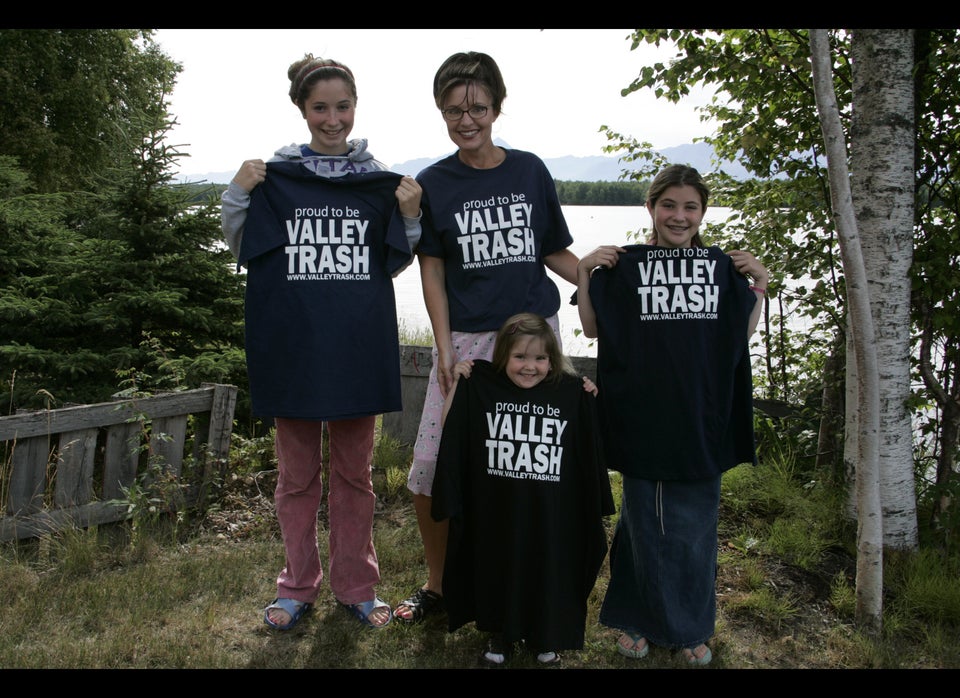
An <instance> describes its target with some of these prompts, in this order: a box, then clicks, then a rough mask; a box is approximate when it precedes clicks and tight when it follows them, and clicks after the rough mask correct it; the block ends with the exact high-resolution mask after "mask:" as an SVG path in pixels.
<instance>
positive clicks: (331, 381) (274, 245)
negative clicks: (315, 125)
mask: <svg viewBox="0 0 960 698" xmlns="http://www.w3.org/2000/svg"><path fill="white" fill-rule="evenodd" d="M400 178H401V175H399V174H395V173H392V172H367V173H358V174H348V175H344V176H342V177H338V178H325V177H318V176H317V175H315V174H314V173H313V172H310V171H309V170H308V169H307V168H305V167H304V166H303V164H302V163H299V162H268V163H267V177H266V179H265V180H264V181H263V182H262V183H261V184H260V185H258V186H257V187H256V188H255V189H254V190H253V192H252V195H251V199H250V208H249V210H248V212H247V220H246V225H245V228H244V234H243V241H242V244H241V248H240V255H239V259H238V261H239V263H240V264H242V265H244V266H246V267H247V288H246V352H247V371H248V374H249V378H250V394H251V398H252V401H253V411H254V413H255V414H257V415H260V416H266V417H288V418H298V419H318V420H333V419H347V418H354V417H362V416H369V415H374V414H381V413H384V412H396V411H399V410H401V409H402V404H401V400H400V354H399V339H398V334H397V309H396V301H395V297H394V290H393V280H392V278H391V274H392V273H393V272H394V271H396V270H397V269H399V268H400V267H402V266H403V264H405V263H406V262H407V261H408V260H409V259H410V258H411V256H412V253H411V251H410V246H409V244H408V243H407V238H406V234H405V232H404V224H403V219H402V218H401V216H400V213H399V208H398V206H397V202H396V197H395V191H396V188H397V185H398V184H399V181H400Z"/></svg>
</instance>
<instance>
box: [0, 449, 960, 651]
mask: <svg viewBox="0 0 960 698" xmlns="http://www.w3.org/2000/svg"><path fill="white" fill-rule="evenodd" d="M270 453H271V450H270V446H269V437H266V438H265V439H263V440H260V441H257V440H251V441H240V440H238V441H237V443H236V444H235V445H234V458H233V460H232V475H231V477H230V478H229V480H228V481H227V482H225V483H223V484H222V487H221V488H220V489H219V490H218V492H219V499H218V501H217V502H215V504H214V506H211V507H209V508H208V510H207V511H206V512H205V513H203V514H202V515H200V514H199V513H198V512H191V513H189V514H188V515H186V516H184V517H182V518H181V520H180V521H178V522H177V524H176V525H175V526H170V525H166V526H164V525H161V524H162V522H163V520H162V517H161V518H160V519H158V518H157V517H148V516H146V515H145V516H144V517H143V519H142V520H141V521H139V522H137V523H138V525H139V528H136V527H134V526H132V525H131V524H130V523H128V524H124V525H117V526H110V527H102V528H100V529H89V530H73V531H67V532H64V533H61V534H57V535H54V536H49V537H45V538H42V539H39V540H31V541H21V542H19V543H15V544H13V543H10V544H5V545H2V546H0V588H2V589H3V590H4V592H5V593H4V604H2V605H0V668H9V669H13V668H62V669H80V668H104V669H105V668H161V667H162V668H196V669H240V668H278V669H279V668H360V669H375V668H376V669H379V668H416V669H449V668H471V667H474V666H476V662H477V656H478V653H479V651H480V649H481V647H482V644H483V637H482V636H481V634H480V633H478V632H477V631H476V630H474V629H473V627H472V626H468V627H465V628H461V629H460V630H458V631H456V632H453V633H450V632H447V630H446V626H445V624H444V621H443V619H431V620H429V621H428V622H427V623H425V624H422V625H415V626H406V625H403V624H401V623H399V622H394V623H391V624H390V625H389V626H387V627H386V628H384V629H382V630H372V629H368V628H363V627H361V626H360V625H359V624H358V623H357V622H356V620H354V619H353V618H352V617H350V616H348V615H347V614H346V613H345V612H344V611H343V610H342V609H340V608H338V607H337V606H336V603H335V601H334V599H333V598H332V596H331V594H330V591H329V587H328V586H327V585H326V584H324V585H323V589H322V591H321V595H320V597H319V599H318V601H317V605H316V608H315V609H314V612H313V613H311V614H310V615H308V616H307V617H306V618H305V619H304V620H303V621H301V623H300V624H299V625H298V626H297V627H296V628H295V629H294V630H292V631H290V632H287V633H278V632H275V631H271V630H270V629H268V628H267V627H266V626H265V625H264V624H263V621H262V617H263V610H262V609H263V607H264V606H265V605H266V604H267V603H268V602H269V601H270V600H271V599H272V596H273V592H274V589H275V580H276V575H277V572H278V570H279V569H280V568H281V566H282V564H283V548H282V544H281V541H280V534H279V530H278V527H277V524H276V519H275V517H274V515H273V509H272V491H273V483H274V482H275V471H274V470H273V468H274V467H275V466H274V464H273V462H272V456H271V455H270ZM409 457H410V454H409V448H407V447H404V446H402V445H400V444H397V443H396V442H392V441H390V440H389V439H387V438H386V437H384V438H383V439H381V441H380V443H379V444H378V447H377V451H376V456H375V465H374V471H373V473H374V484H375V488H376V490H377V493H378V497H379V502H378V509H377V518H376V522H375V542H376V546H377V552H378V554H379V558H380V568H381V573H382V577H383V578H382V582H381V584H380V585H379V587H378V593H379V595H380V596H381V597H382V598H384V599H385V600H387V601H388V602H390V603H392V604H395V603H397V602H398V601H399V600H400V599H402V598H404V597H405V596H407V595H408V594H409V593H410V592H412V591H413V590H414V589H415V588H416V587H417V586H419V585H420V584H421V583H422V582H423V580H424V575H425V568H424V565H423V559H422V549H421V546H420V539H419V534H418V532H417V525H416V517H415V515H414V512H413V507H412V505H411V503H410V498H409V493H408V492H407V490H406V469H407V464H408V463H409ZM793 480H800V479H799V478H796V477H795V476H793V475H791V474H790V473H789V472H786V471H785V470H784V469H783V468H776V469H775V468H768V467H765V466H758V467H756V468H751V467H744V466H741V467H740V468H737V469H735V470H733V471H731V472H730V473H728V474H727V475H726V476H725V477H724V485H723V506H722V510H721V526H720V530H721V535H720V541H719V543H720V546H721V548H720V555H719V570H718V582H717V599H718V613H717V630H716V634H715V636H714V638H713V640H712V641H711V646H712V647H713V651H714V661H713V663H712V664H711V665H710V667H709V668H710V669H738V668H913V667H937V668H960V647H958V643H957V642H956V637H957V634H958V629H960V592H958V591H957V584H956V580H957V578H958V571H960V570H958V566H957V565H958V563H957V561H956V560H954V559H951V558H949V557H946V556H944V555H942V554H940V553H937V552H935V551H929V550H924V551H921V552H919V553H916V554H912V555H898V556H889V559H887V560H886V561H885V563H886V574H885V599H886V601H885V609H884V610H885V616H884V633H883V635H882V637H880V638H879V639H873V638H871V637H869V636H867V635H865V634H861V633H859V632H858V631H857V629H856V627H855V626H854V624H853V620H852V619H853V614H854V609H855V590H854V582H853V578H852V575H851V569H850V565H849V562H850V560H849V559H847V560H846V563H845V565H844V566H843V567H842V568H841V569H828V568H827V566H826V564H825V563H826V561H829V560H830V559H831V555H832V554H833V553H832V552H831V551H833V552H835V551H837V550H840V551H841V552H842V551H843V550H844V549H845V547H846V546H848V545H849V541H846V540H845V536H847V535H848V534H849V530H848V528H849V527H845V526H843V525H838V524H837V520H836V519H837V517H836V516H834V515H833V513H832V509H831V508H830V507H831V504H830V498H829V497H828V496H826V493H822V492H818V491H817V489H816V488H809V487H805V484H806V483H805V482H803V481H798V482H793ZM611 481H612V485H613V488H614V491H615V497H616V499H617V501H619V491H620V478H619V476H618V475H617V474H615V473H614V474H612V477H611ZM771 492H776V493H777V494H776V496H772V495H771ZM615 520H616V517H611V519H610V520H609V521H608V526H607V530H608V532H609V534H610V535H611V536H612V534H613V528H614V523H615ZM319 526H320V529H321V530H320V540H321V553H322V556H323V559H324V560H326V559H327V556H326V527H325V526H326V525H325V517H324V511H323V510H322V511H321V516H320V519H319ZM803 530H806V531H807V532H808V534H809V535H808V536H807V538H808V540H806V541H804V540H803V536H800V535H798V534H797V533H795V532H794V533H788V532H790V531H803ZM831 546H832V547H831ZM834 557H835V555H834ZM607 573H608V570H607V567H606V565H604V568H603V570H602V572H601V576H600V578H599V579H598V581H597V585H596V587H595V588H594V591H593V594H592V596H591V599H590V604H589V610H588V619H587V633H586V638H585V645H584V649H583V650H582V651H580V652H566V653H564V655H563V663H562V665H561V666H562V668H566V669H577V668H591V669H624V668H684V666H683V663H682V660H681V659H680V658H679V656H678V654H677V653H675V652H671V651H668V650H664V649H662V648H658V647H656V646H654V647H653V648H652V650H651V653H650V655H649V656H648V657H647V658H646V659H644V660H642V661H639V662H638V661H634V660H630V659H626V658H624V657H621V656H620V655H618V654H617V653H616V652H615V651H614V643H615V642H616V637H617V633H616V632H615V631H613V630H611V629H609V628H605V627H603V626H601V625H599V624H598V622H597V614H598V611H599V605H600V602H601V600H602V598H603V593H604V591H605V589H606V584H607ZM817 580H819V582H820V585H819V588H818V586H817V584H814V583H813V582H814V581H817ZM512 666H514V667H520V668H535V666H536V663H535V660H534V659H533V658H532V657H530V656H528V655H523V654H521V655H520V656H518V657H517V658H516V660H515V661H514V662H513V663H512ZM549 670H555V669H549Z"/></svg>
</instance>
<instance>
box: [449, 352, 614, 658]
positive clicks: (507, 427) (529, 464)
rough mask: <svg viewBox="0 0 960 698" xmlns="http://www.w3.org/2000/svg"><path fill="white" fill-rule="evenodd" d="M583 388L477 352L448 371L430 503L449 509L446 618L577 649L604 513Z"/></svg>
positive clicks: (604, 491) (593, 429)
mask: <svg viewBox="0 0 960 698" xmlns="http://www.w3.org/2000/svg"><path fill="white" fill-rule="evenodd" d="M594 403H595V398H594V396H593V395H591V394H589V393H587V392H586V391H584V390H583V385H582V382H581V380H580V379H579V378H578V377H576V376H569V375H563V376H561V380H560V382H559V383H556V382H553V381H552V380H545V381H543V382H542V383H540V384H538V385H536V386H534V387H533V388H529V389H525V388H519V387H517V386H516V385H514V384H513V383H512V382H511V381H510V379H509V378H507V377H506V376H505V375H503V374H502V373H500V374H498V373H497V372H495V371H494V369H493V366H492V365H491V364H490V362H488V361H483V360H477V361H475V362H474V368H473V371H472V375H471V377H470V378H469V379H460V381H459V383H458V385H457V389H456V394H455V395H454V400H453V404H452V405H451V408H450V412H449V414H448V415H447V419H446V421H445V423H444V428H443V435H442V437H441V440H440V451H439V455H438V459H437V471H436V476H435V478H434V482H433V497H432V507H433V509H432V514H433V518H434V519H436V520H438V521H439V520H443V519H450V529H449V537H448V544H447V553H446V561H445V565H444V573H443V593H444V601H445V605H446V609H447V616H448V620H449V629H450V630H451V631H453V630H456V629H457V628H459V627H461V626H462V625H464V624H466V623H469V622H471V621H476V627H477V629H479V630H483V631H488V632H502V633H503V634H504V638H505V639H506V640H507V641H518V640H520V639H526V640H527V641H528V643H530V644H531V646H532V647H534V648H536V649H537V650H538V651H546V650H561V649H581V648H582V647H583V635H584V629H585V623H586V612H587V597H588V596H589V594H590V591H591V590H592V589H593V586H594V583H595V582H596V577H597V573H598V572H599V570H600V565H601V563H602V562H603V558H604V556H605V555H606V551H607V543H606V535H605V533H604V528H603V517H604V516H608V515H610V514H612V513H614V511H615V509H614V504H613V498H612V496H611V493H610V482H609V479H608V477H607V470H606V467H605V466H604V464H603V458H602V454H601V451H600V447H599V443H598V441H597V425H596V412H595V409H594V407H595V405H594Z"/></svg>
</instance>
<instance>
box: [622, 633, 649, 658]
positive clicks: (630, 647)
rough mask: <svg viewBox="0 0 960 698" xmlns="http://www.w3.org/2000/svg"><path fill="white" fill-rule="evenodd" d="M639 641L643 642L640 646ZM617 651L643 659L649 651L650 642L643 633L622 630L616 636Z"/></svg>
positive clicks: (625, 655) (626, 655) (630, 656)
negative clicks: (622, 631) (620, 633)
mask: <svg viewBox="0 0 960 698" xmlns="http://www.w3.org/2000/svg"><path fill="white" fill-rule="evenodd" d="M624 641H626V642H624ZM641 642H642V643H643V645H642V646H641V645H640V643H641ZM617 652H619V653H620V654H622V655H623V656H624V657H629V658H630V659H643V658H644V657H646V656H647V655H648V654H649V653H650V643H649V642H647V640H646V638H645V637H644V636H643V635H638V634H637V633H631V632H629V631H628V632H624V633H623V634H622V635H620V637H619V638H617Z"/></svg>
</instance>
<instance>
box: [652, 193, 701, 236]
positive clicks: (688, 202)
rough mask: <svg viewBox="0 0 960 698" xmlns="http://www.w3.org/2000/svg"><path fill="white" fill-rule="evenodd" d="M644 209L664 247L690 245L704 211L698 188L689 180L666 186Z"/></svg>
mask: <svg viewBox="0 0 960 698" xmlns="http://www.w3.org/2000/svg"><path fill="white" fill-rule="evenodd" d="M647 210H648V211H649V212H650V217H651V218H652V219H653V225H654V228H655V229H656V231H657V244H658V245H661V246H663V247H690V241H691V240H693V236H694V235H696V234H697V232H698V231H699V230H700V222H701V221H702V220H703V214H704V213H705V209H704V207H703V203H702V202H701V200H700V194H699V192H697V190H696V189H694V188H693V187H691V186H690V185H689V184H681V185H674V186H672V187H667V188H666V189H665V190H664V192H663V194H661V195H660V198H659V199H657V201H656V203H655V204H654V205H653V208H650V206H647Z"/></svg>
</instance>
